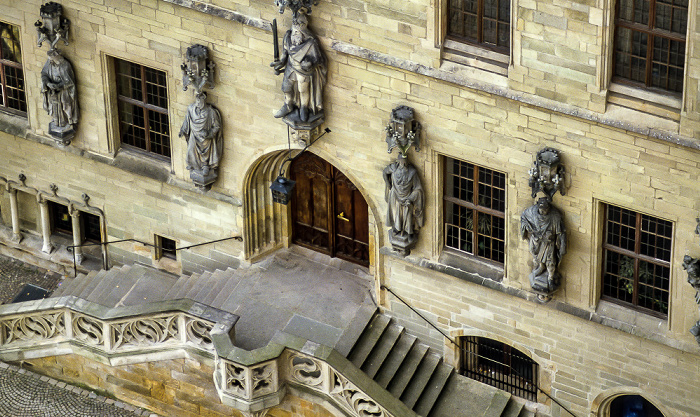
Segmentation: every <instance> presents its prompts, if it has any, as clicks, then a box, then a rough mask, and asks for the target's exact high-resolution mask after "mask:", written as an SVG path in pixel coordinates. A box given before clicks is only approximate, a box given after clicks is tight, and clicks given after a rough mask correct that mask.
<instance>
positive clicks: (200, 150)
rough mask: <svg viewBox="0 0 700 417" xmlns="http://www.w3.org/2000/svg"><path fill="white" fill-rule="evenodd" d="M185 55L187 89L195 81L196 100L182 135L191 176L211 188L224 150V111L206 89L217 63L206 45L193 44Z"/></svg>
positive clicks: (184, 87) (180, 134)
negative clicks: (222, 117)
mask: <svg viewBox="0 0 700 417" xmlns="http://www.w3.org/2000/svg"><path fill="white" fill-rule="evenodd" d="M185 57H186V60H187V62H185V63H183V64H182V66H181V69H182V72H183V76H182V84H183V89H184V90H187V87H188V86H190V85H191V86H192V87H193V88H194V92H195V101H194V103H192V104H190V105H189V106H188V107H187V113H186V114H185V120H184V121H183V122H182V127H181V128H180V133H179V136H180V137H184V138H185V140H186V141H187V157H186V161H187V170H189V171H190V179H191V180H192V182H194V184H195V185H196V186H197V187H198V188H200V189H202V190H208V189H209V188H210V187H211V185H212V184H213V183H214V182H216V179H217V178H218V176H219V174H218V169H219V162H220V160H221V157H222V156H223V152H224V140H223V131H222V119H221V112H220V111H219V110H218V109H217V108H216V107H214V106H212V105H211V104H209V103H207V93H206V92H204V91H203V89H204V87H208V88H214V81H213V79H214V67H215V66H214V63H212V62H211V61H210V60H209V50H208V49H207V47H206V46H204V45H193V46H190V47H189V48H187V54H186V56H185Z"/></svg>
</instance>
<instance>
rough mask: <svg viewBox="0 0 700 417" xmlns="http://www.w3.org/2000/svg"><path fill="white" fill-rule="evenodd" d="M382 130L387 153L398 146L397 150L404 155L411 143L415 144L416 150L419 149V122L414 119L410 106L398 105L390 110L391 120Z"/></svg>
mask: <svg viewBox="0 0 700 417" xmlns="http://www.w3.org/2000/svg"><path fill="white" fill-rule="evenodd" d="M384 130H386V144H387V146H388V152H389V153H391V151H392V150H393V149H394V148H399V152H401V154H402V155H403V156H406V155H407V154H406V153H407V152H408V148H410V147H411V145H413V146H415V148H416V152H418V151H420V131H421V124H420V122H418V121H417V120H415V119H414V117H413V109H412V108H411V107H408V106H398V107H397V108H395V109H394V110H392V111H391V121H390V122H389V124H387V125H386V127H385V128H384Z"/></svg>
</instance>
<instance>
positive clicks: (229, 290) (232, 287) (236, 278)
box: [209, 269, 250, 308]
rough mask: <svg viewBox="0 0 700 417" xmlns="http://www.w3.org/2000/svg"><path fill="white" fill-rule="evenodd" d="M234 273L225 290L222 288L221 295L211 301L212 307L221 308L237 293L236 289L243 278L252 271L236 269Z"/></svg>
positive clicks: (225, 285)
mask: <svg viewBox="0 0 700 417" xmlns="http://www.w3.org/2000/svg"><path fill="white" fill-rule="evenodd" d="M229 270H231V269H229ZM232 271H233V273H232V274H231V275H230V276H229V277H228V279H227V280H226V284H224V286H223V288H221V290H220V291H219V293H218V294H216V297H214V299H213V300H212V301H211V304H209V305H211V306H212V307H215V308H221V305H222V304H223V302H224V301H226V299H228V297H229V296H230V295H231V294H233V293H234V292H235V291H236V288H237V287H238V285H239V284H240V283H241V281H242V280H243V278H244V277H246V276H247V274H248V273H250V271H242V270H240V269H235V270H232Z"/></svg>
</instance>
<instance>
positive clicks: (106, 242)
mask: <svg viewBox="0 0 700 417" xmlns="http://www.w3.org/2000/svg"><path fill="white" fill-rule="evenodd" d="M231 239H236V240H238V241H239V242H243V237H241V236H230V237H225V238H221V239H216V240H210V241H208V242H203V243H196V244H194V245H188V246H183V247H181V248H175V251H176V252H177V251H179V250H185V249H191V248H196V247H197V246H204V245H209V244H212V243H217V242H223V241H225V240H231ZM122 242H136V243H140V244H142V245H144V246H150V247H153V248H156V249H166V248H164V247H163V246H158V245H154V244H153V243H148V242H144V241H141V240H138V239H120V240H112V241H105V242H98V243H84V244H80V245H70V246H66V250H69V251H71V253H72V254H73V276H74V277H76V276H78V266H77V263H76V259H75V248H77V247H80V248H82V247H85V246H102V245H105V246H106V245H109V244H111V243H122ZM106 268H107V266H106V265H105V269H106Z"/></svg>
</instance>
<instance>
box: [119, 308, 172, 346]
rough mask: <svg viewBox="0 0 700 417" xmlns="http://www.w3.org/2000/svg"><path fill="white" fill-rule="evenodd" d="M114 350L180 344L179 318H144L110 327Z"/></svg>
mask: <svg viewBox="0 0 700 417" xmlns="http://www.w3.org/2000/svg"><path fill="white" fill-rule="evenodd" d="M110 330H111V337H112V340H111V346H112V350H118V349H120V348H125V347H130V346H131V347H142V346H152V345H156V344H162V343H167V342H178V341H179V334H178V333H179V332H178V327H177V316H175V315H173V316H167V317H144V318H138V319H135V320H129V321H126V322H121V323H114V324H111V325H110Z"/></svg>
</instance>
